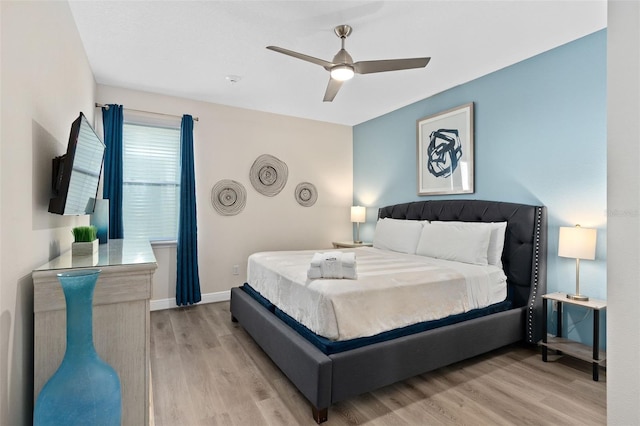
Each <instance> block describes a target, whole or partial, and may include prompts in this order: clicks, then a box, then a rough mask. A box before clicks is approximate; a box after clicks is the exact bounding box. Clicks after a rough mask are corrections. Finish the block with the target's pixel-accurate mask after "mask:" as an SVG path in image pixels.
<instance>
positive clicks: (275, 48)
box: [267, 46, 334, 68]
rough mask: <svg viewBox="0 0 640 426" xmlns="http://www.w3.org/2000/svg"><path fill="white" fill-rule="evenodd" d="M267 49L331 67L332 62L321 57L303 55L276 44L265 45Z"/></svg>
mask: <svg viewBox="0 0 640 426" xmlns="http://www.w3.org/2000/svg"><path fill="white" fill-rule="evenodd" d="M267 49H269V50H273V51H274V52H278V53H283V54H285V55H289V56H293V57H294V58H298V59H302V60H303V61H307V62H311V63H314V64H317V65H320V66H322V67H325V68H331V67H332V66H333V65H334V64H332V63H331V62H329V61H325V60H323V59H318V58H314V57H313V56H309V55H305V54H303V53H298V52H294V51H293V50H288V49H283V48H282V47H278V46H267Z"/></svg>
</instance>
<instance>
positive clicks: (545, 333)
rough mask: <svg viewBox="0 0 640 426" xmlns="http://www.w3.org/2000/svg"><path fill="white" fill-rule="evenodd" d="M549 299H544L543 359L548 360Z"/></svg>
mask: <svg viewBox="0 0 640 426" xmlns="http://www.w3.org/2000/svg"><path fill="white" fill-rule="evenodd" d="M547 303H549V301H548V300H547V299H542V343H543V345H542V361H543V362H547V345H546V343H547Z"/></svg>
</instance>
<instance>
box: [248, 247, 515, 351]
mask: <svg viewBox="0 0 640 426" xmlns="http://www.w3.org/2000/svg"><path fill="white" fill-rule="evenodd" d="M343 251H353V252H355V253H356V257H357V265H358V266H357V268H358V270H357V273H358V279H357V280H339V279H338V280H334V279H316V280H311V279H308V278H307V270H308V268H309V263H310V261H311V258H312V257H313V254H314V253H316V251H313V250H311V251H277V252H261V253H255V254H252V255H251V256H250V257H249V261H248V270H247V281H248V283H249V285H251V287H253V288H254V289H255V290H256V291H258V292H259V293H260V294H261V295H262V296H264V297H265V298H266V299H268V300H269V301H271V303H273V304H274V305H276V306H277V307H278V308H280V309H281V310H282V311H284V312H285V313H287V314H288V315H290V316H291V317H293V318H294V319H295V320H297V321H298V322H300V323H301V324H303V325H304V326H306V327H307V328H309V329H310V330H311V331H313V332H314V333H316V334H319V335H321V336H324V337H327V338H329V339H332V340H347V339H353V338H356V337H364V336H372V335H375V334H378V333H381V332H383V331H388V330H393V329H395V328H399V327H404V326H407V325H411V324H415V323H418V322H422V321H430V320H435V319H439V318H444V317H447V316H449V315H453V314H459V313H463V312H467V311H469V310H472V309H476V308H483V307H486V306H489V305H491V304H493V303H497V302H501V301H503V300H504V299H505V298H506V294H507V290H506V276H505V275H504V272H503V271H502V269H500V268H499V267H496V266H491V265H488V266H478V265H470V264H466V263H459V262H452V261H447V260H440V259H434V258H430V257H425V256H418V255H408V254H402V253H396V252H392V251H387V250H380V249H376V248H371V247H362V248H356V249H344V250H343Z"/></svg>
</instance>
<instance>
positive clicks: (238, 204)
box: [211, 179, 247, 216]
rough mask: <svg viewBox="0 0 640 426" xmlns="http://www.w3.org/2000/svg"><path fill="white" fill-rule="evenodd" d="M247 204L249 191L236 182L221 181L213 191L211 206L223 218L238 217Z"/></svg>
mask: <svg viewBox="0 0 640 426" xmlns="http://www.w3.org/2000/svg"><path fill="white" fill-rule="evenodd" d="M246 203H247V190H246V189H244V186H243V185H242V184H241V183H239V182H236V181H235V180H231V179H223V180H220V181H218V182H217V183H216V184H215V185H213V189H211V204H212V205H213V208H214V209H216V211H217V212H218V213H220V214H221V215H223V216H234V215H237V214H238V213H240V212H241V211H242V210H244V206H245V204H246Z"/></svg>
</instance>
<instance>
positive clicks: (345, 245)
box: [332, 241, 373, 249]
mask: <svg viewBox="0 0 640 426" xmlns="http://www.w3.org/2000/svg"><path fill="white" fill-rule="evenodd" d="M332 244H333V248H337V249H339V248H356V247H373V243H354V242H353V241H334V242H333V243H332Z"/></svg>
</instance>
